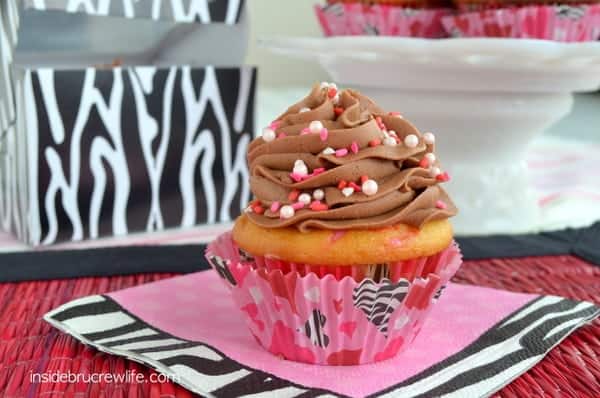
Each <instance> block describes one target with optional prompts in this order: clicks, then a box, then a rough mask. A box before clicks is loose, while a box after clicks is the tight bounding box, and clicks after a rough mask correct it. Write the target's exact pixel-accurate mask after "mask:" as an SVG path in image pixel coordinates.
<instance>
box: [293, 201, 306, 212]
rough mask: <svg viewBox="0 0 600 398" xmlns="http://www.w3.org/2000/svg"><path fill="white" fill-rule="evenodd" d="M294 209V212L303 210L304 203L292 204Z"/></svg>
mask: <svg viewBox="0 0 600 398" xmlns="http://www.w3.org/2000/svg"><path fill="white" fill-rule="evenodd" d="M292 208H293V209H294V210H300V209H303V208H304V203H302V202H296V203H294V204H292Z"/></svg>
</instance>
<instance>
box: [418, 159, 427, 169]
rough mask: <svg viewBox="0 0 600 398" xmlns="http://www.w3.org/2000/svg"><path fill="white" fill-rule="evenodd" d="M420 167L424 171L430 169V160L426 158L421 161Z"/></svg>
mask: <svg viewBox="0 0 600 398" xmlns="http://www.w3.org/2000/svg"><path fill="white" fill-rule="evenodd" d="M419 167H422V168H424V169H426V168H428V167H429V159H427V158H426V157H424V158H423V159H421V160H420V161H419Z"/></svg>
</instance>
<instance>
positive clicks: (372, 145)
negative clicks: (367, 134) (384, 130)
mask: <svg viewBox="0 0 600 398" xmlns="http://www.w3.org/2000/svg"><path fill="white" fill-rule="evenodd" d="M378 145H381V140H380V139H377V138H375V139H374V140H371V141H369V146H370V147H374V146H378Z"/></svg>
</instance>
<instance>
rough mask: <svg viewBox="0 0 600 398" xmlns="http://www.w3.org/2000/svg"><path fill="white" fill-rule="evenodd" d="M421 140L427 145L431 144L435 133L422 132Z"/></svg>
mask: <svg viewBox="0 0 600 398" xmlns="http://www.w3.org/2000/svg"><path fill="white" fill-rule="evenodd" d="M423 140H424V141H425V143H426V144H427V145H433V144H434V143H435V135H433V133H425V134H423Z"/></svg>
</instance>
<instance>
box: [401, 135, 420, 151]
mask: <svg viewBox="0 0 600 398" xmlns="http://www.w3.org/2000/svg"><path fill="white" fill-rule="evenodd" d="M404 145H406V146H407V147H409V148H415V147H416V146H417V145H419V137H417V136H416V135H414V134H409V135H407V136H406V137H404Z"/></svg>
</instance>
